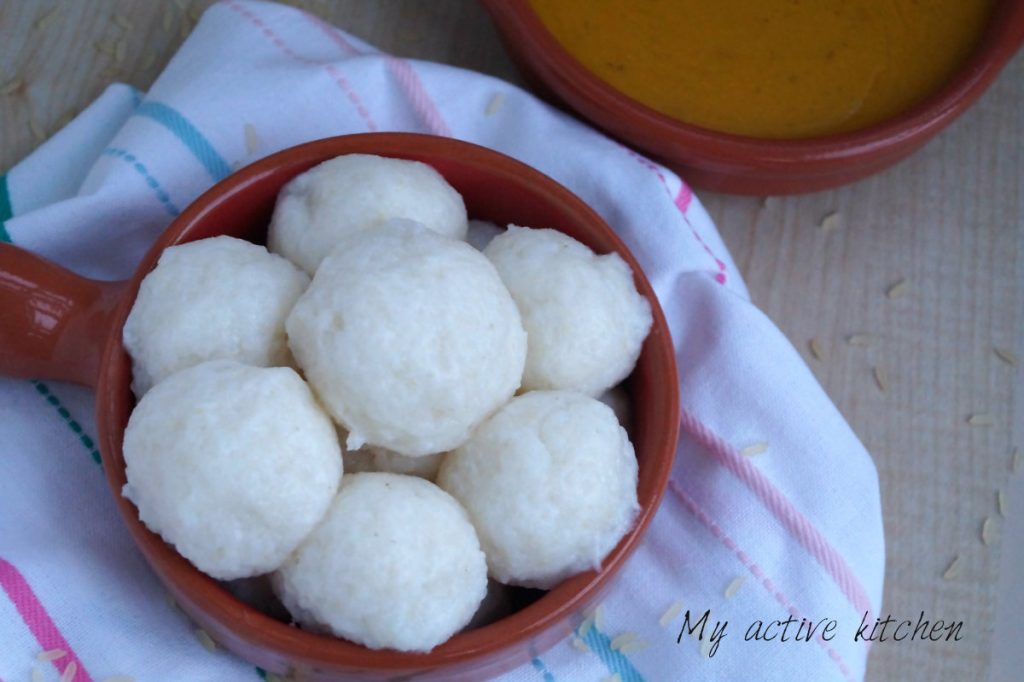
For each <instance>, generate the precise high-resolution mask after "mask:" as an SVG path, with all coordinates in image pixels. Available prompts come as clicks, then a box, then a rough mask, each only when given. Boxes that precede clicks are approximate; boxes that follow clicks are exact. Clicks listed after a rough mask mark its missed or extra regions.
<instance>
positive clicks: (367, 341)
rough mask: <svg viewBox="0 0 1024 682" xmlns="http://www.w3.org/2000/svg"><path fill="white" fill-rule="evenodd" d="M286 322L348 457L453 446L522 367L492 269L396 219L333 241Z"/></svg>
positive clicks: (462, 248) (514, 319) (502, 397)
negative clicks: (373, 449) (367, 449)
mask: <svg viewBox="0 0 1024 682" xmlns="http://www.w3.org/2000/svg"><path fill="white" fill-rule="evenodd" d="M286 326H287V330H288V339H289V344H290V346H291V349H292V352H293V353H294V355H295V359H296V361H297V362H298V364H299V365H300V366H301V367H302V368H303V370H304V371H305V375H306V377H307V379H308V380H309V382H310V383H311V384H312V385H313V388H314V389H316V391H317V394H318V395H319V397H320V399H321V400H322V401H323V403H324V405H325V406H326V407H327V409H328V411H330V413H331V414H332V415H333V416H334V418H335V419H336V420H337V421H338V422H339V423H340V424H341V425H342V426H343V427H344V428H345V429H347V430H348V441H347V447H348V448H349V449H352V450H355V449H358V448H360V447H362V445H363V444H364V443H369V444H370V445H375V446H379V447H383V448H387V449H389V450H393V451H395V452H397V453H399V454H401V455H406V456H410V457H418V456H421V455H427V454H432V453H437V452H444V451H446V450H451V449H452V448H454V447H456V446H458V445H460V444H461V443H463V442H464V441H465V440H466V439H467V438H468V437H469V434H470V432H471V431H472V430H473V428H474V427H475V426H476V425H477V424H479V423H480V422H481V421H483V419H484V418H486V417H487V416H488V415H489V414H491V413H492V412H494V411H495V410H496V409H498V407H500V406H501V405H502V404H504V403H505V402H506V401H507V400H508V399H509V398H510V397H512V394H513V393H515V391H516V389H517V388H519V382H520V378H521V377H522V373H523V364H524V362H525V360H526V332H524V331H523V326H522V322H521V321H520V318H519V312H518V311H517V309H516V305H515V303H514V302H513V301H512V297H511V296H510V295H509V293H508V290H507V289H505V286H504V285H503V284H502V282H501V278H500V277H499V276H498V273H497V272H496V271H495V269H494V266H492V265H491V263H490V262H489V261H488V260H487V259H486V258H485V257H484V256H483V254H481V253H480V252H479V251H477V250H475V249H474V248H473V247H471V246H469V245H468V244H466V243H465V242H463V241H457V240H454V239H448V238H447V237H442V236H440V235H438V234H436V233H435V232H431V231H430V230H428V229H426V228H424V227H423V226H421V225H418V224H416V223H413V222H411V221H404V220H396V221H392V222H389V223H388V224H386V225H382V226H381V227H379V228H377V229H374V230H363V231H361V232H357V233H355V234H353V235H351V236H349V237H348V238H347V239H346V240H345V241H344V242H342V244H340V245H339V247H338V248H337V249H335V250H334V251H333V252H332V253H331V255H330V256H329V257H328V258H327V259H326V260H324V262H323V264H322V265H321V266H320V269H319V270H317V273H316V275H315V276H314V277H313V282H312V284H310V286H309V288H308V289H307V290H306V292H305V293H304V294H303V295H302V297H301V298H300V299H299V300H298V302H297V303H296V304H295V307H294V309H293V310H292V312H291V314H290V315H289V316H288V321H287V323H286Z"/></svg>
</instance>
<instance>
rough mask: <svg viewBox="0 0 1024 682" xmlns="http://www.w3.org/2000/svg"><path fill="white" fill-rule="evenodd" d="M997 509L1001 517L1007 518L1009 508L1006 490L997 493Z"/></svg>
mask: <svg viewBox="0 0 1024 682" xmlns="http://www.w3.org/2000/svg"><path fill="white" fill-rule="evenodd" d="M996 507H997V508H998V509H999V515H1000V516H1002V517H1003V518H1004V519H1005V518H1006V509H1007V507H1006V491H1005V490H1002V489H1000V490H997V491H996Z"/></svg>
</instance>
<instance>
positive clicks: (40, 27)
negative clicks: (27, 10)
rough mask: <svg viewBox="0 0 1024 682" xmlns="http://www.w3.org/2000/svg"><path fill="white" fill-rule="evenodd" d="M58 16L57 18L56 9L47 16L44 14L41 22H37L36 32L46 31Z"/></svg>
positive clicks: (40, 19)
mask: <svg viewBox="0 0 1024 682" xmlns="http://www.w3.org/2000/svg"><path fill="white" fill-rule="evenodd" d="M56 16H57V9H56V8H54V9H52V10H50V11H49V12H47V13H46V14H44V15H43V16H42V17H40V18H39V21H37V22H36V24H35V28H36V30H37V31H43V30H45V29H46V27H47V26H49V25H50V22H51V21H53V19H54V17H56Z"/></svg>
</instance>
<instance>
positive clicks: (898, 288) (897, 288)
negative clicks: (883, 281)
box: [885, 278, 908, 298]
mask: <svg viewBox="0 0 1024 682" xmlns="http://www.w3.org/2000/svg"><path fill="white" fill-rule="evenodd" d="M907 286H908V282H907V280H906V278H904V279H901V280H900V281H898V282H896V283H895V284H893V285H892V286H891V287H889V288H888V289H887V290H886V292H885V295H886V296H887V297H889V298H899V297H900V296H902V295H903V294H905V293H906V292H907Z"/></svg>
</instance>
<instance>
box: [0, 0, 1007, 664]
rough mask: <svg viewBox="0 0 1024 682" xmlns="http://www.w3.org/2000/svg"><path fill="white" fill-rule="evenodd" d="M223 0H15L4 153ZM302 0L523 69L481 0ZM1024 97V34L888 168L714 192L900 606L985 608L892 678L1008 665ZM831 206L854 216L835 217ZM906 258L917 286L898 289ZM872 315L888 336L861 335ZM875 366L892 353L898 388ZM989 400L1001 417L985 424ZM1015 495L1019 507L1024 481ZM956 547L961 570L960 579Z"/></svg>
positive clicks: (7, 43)
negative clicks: (1002, 505) (851, 456)
mask: <svg viewBox="0 0 1024 682" xmlns="http://www.w3.org/2000/svg"><path fill="white" fill-rule="evenodd" d="M208 4H209V2H208V0H194V1H192V2H189V1H188V0H183V1H181V2H170V1H167V0H165V1H163V2H156V1H154V0H93V1H90V2H79V1H74V0H64V1H62V2H52V1H50V0H47V1H29V0H0V92H2V93H3V94H0V170H5V169H7V168H9V167H10V166H11V165H13V164H14V163H16V162H17V161H18V160H19V159H20V158H22V157H23V156H24V155H25V154H27V153H28V152H29V151H30V150H31V149H32V148H33V147H34V146H35V145H36V144H37V143H38V142H39V138H40V136H43V135H47V134H49V133H51V132H53V131H54V130H56V129H57V128H59V126H60V125H62V123H63V122H64V121H66V120H67V119H68V117H70V116H71V115H73V114H74V113H75V112H77V111H79V110H80V109H81V108H82V107H84V106H85V105H86V104H87V103H89V102H90V101H91V100H92V99H93V98H95V97H96V96H97V95H98V94H99V93H100V92H101V91H102V90H103V88H104V87H105V86H106V85H107V84H108V83H109V82H111V81H114V80H120V81H122V82H127V83H131V84H132V85H134V86H136V87H138V88H140V89H142V90H145V89H146V88H147V87H148V85H149V84H150V83H151V82H152V81H153V79H154V78H155V77H156V75H157V74H158V73H159V72H160V69H161V67H162V65H163V64H164V63H166V61H167V60H168V59H169V58H170V56H171V55H172V54H173V53H174V51H175V50H176V49H177V46H178V45H179V44H180V42H181V41H182V39H183V36H184V35H186V33H187V31H188V29H189V28H190V27H191V25H192V24H194V22H195V20H196V19H197V18H198V16H199V14H200V13H201V11H202V9H204V8H205V7H206V6H207V5H208ZM292 4H296V5H298V6H301V7H303V8H305V9H308V10H310V11H312V12H314V13H316V14H318V15H320V16H322V17H324V18H326V19H328V20H329V21H331V22H332V23H335V24H336V25H339V26H341V27H343V28H345V29H347V30H349V31H351V32H352V33H354V34H356V35H358V36H361V37H363V38H366V39H367V40H369V41H371V42H373V43H375V44H377V45H378V46H380V47H381V48H384V49H387V50H390V51H392V52H395V53H397V54H400V55H403V56H409V57H416V58H422V59H431V60H436V61H441V62H447V63H451V64H456V65H459V66H464V67H467V68H472V69H477V70H480V71H484V72H487V73H491V74H494V75H496V76H499V77H502V78H505V79H507V80H510V81H512V82H516V83H521V82H522V81H521V78H520V77H519V76H518V74H517V73H516V71H515V69H514V68H513V67H512V65H511V63H510V62H509V60H508V58H507V56H506V55H505V52H504V50H503V49H502V47H501V45H500V43H499V42H498V39H497V35H496V33H495V31H494V29H493V27H492V26H491V24H490V22H489V20H488V19H487V17H486V16H485V15H484V13H483V11H482V10H481V9H480V8H479V7H478V6H477V5H476V4H475V3H474V2H472V1H471V0H432V1H430V2H425V1H413V0H378V1H376V2H374V1H373V0H348V1H336V2H324V1H323V0H302V1H300V2H295V3H292ZM5 84H10V86H9V87H6V88H5V87H3V86H4V85H5ZM1021 112H1024V58H1022V56H1021V55H1019V56H1018V57H1017V58H1016V59H1015V60H1014V61H1013V62H1011V64H1010V65H1009V67H1008V68H1007V69H1006V71H1005V72H1004V73H1003V74H1002V76H1001V77H1000V79H999V80H998V82H997V83H996V84H995V85H994V87H993V88H992V89H991V90H990V91H989V92H988V93H987V94H986V95H985V96H984V98H983V99H982V100H981V101H980V102H979V103H978V104H977V105H976V106H975V107H974V108H973V109H971V110H970V111H969V112H968V113H967V114H966V115H964V116H963V117H962V118H961V119H960V120H959V121H958V122H957V123H955V124H954V125H953V126H952V127H951V128H950V129H949V130H948V131H946V132H945V133H943V134H942V135H941V136H940V137H939V138H938V139H937V140H935V141H934V142H932V143H931V144H929V145H928V146H927V147H926V148H924V149H923V150H921V151H920V152H918V153H917V154H915V155H914V156H913V157H912V158H911V159H909V160H907V161H905V162H904V163H902V164H900V165H899V166H897V167H896V168H894V169H892V170H890V171H888V172H886V173H883V174H882V175H879V176H876V177H873V178H870V179H867V180H864V181H862V182H859V183H857V184H854V185H851V186H848V187H844V188H842V189H838V190H834V191H828V192H821V193H818V194H813V195H807V196H799V197H787V198H772V199H770V200H768V201H762V200H761V199H758V198H741V197H730V196H725V195H717V194H712V193H707V192H704V193H699V196H700V198H701V200H702V201H703V202H704V203H705V205H706V206H707V207H708V209H709V211H710V212H711V215H712V216H713V218H714V219H715V221H716V223H717V225H718V227H719V229H720V230H721V232H722V234H723V236H724V239H725V241H726V243H727V244H728V246H729V248H730V249H731V250H732V253H733V255H734V257H735V259H736V261H737V263H738V264H739V266H740V268H741V269H742V271H743V275H744V276H745V278H746V281H747V283H748V285H749V287H750V291H751V292H752V296H753V299H754V301H755V303H757V305H758V306H760V307H761V308H762V309H763V310H764V311H765V312H766V313H767V314H768V315H769V316H770V317H771V318H772V319H773V320H774V321H775V322H776V324H778V326H779V327H780V328H781V329H782V330H783V332H785V333H786V335H787V336H788V337H789V338H790V340H791V341H792V342H793V344H794V345H795V346H796V347H797V348H799V349H801V350H802V351H803V352H804V354H805V356H806V357H807V359H808V362H809V364H810V366H811V367H812V368H813V369H814V371H815V373H816V374H817V376H818V378H819V379H820V381H821V383H822V384H823V385H824V387H825V389H826V390H827V392H828V394H829V395H830V396H831V397H832V398H833V400H834V401H835V402H836V403H837V404H838V406H839V408H840V409H841V410H842V412H843V414H845V415H846V417H847V419H848V420H849V421H850V423H851V424H852V426H853V428H854V430H855V431H856V432H857V433H858V434H859V436H860V437H861V439H862V440H863V442H864V443H865V444H866V445H867V447H868V449H869V450H870V451H871V452H872V454H873V455H874V457H875V461H876V463H877V465H878V471H879V475H880V477H881V485H882V497H883V507H884V515H885V525H886V533H887V548H888V557H887V571H886V585H885V603H884V604H883V607H882V609H881V611H882V613H886V612H891V613H893V614H897V615H902V616H908V617H909V616H915V617H916V614H917V613H918V612H919V611H921V610H923V611H925V612H926V613H927V614H929V615H934V617H940V618H945V619H955V620H963V621H964V622H965V623H964V633H965V635H966V637H965V639H964V640H963V641H961V642H959V643H956V644H941V645H940V644H932V643H917V644H914V645H905V644H904V645H888V644H876V645H875V647H874V649H873V652H872V656H871V663H870V665H869V674H868V679H871V680H966V679H971V680H984V679H986V677H987V671H988V670H989V668H990V648H991V641H992V621H993V612H994V608H995V606H996V580H997V572H998V569H999V561H998V556H999V554H1000V551H1001V547H1000V542H999V541H998V540H997V541H996V542H994V543H993V544H991V545H989V546H985V545H983V544H982V542H981V540H980V530H981V526H982V522H983V520H984V519H986V518H987V517H989V516H994V515H996V490H997V489H999V488H1001V487H1004V486H1005V485H1006V484H1007V481H1008V479H1009V476H1010V475H1011V467H1010V462H1011V454H1010V453H1011V449H1012V447H1013V446H1014V444H1015V443H1019V442H1020V441H1021V432H1020V427H1019V426H1018V427H1017V429H1016V432H1015V429H1014V417H1013V415H1014V414H1015V410H1016V408H1017V406H1016V403H1015V401H1017V400H1019V398H1018V393H1017V392H1016V391H1015V388H1016V387H1017V385H1018V384H1019V376H1020V374H1019V372H1020V370H1019V368H1018V369H1014V367H1012V366H1010V364H1009V363H1007V362H1005V361H1002V360H1000V359H999V358H998V357H997V356H996V355H995V353H994V352H993V349H994V348H996V347H999V348H1005V349H1008V350H1011V351H1013V352H1015V353H1016V354H1017V355H1018V356H1019V355H1020V346H1019V338H1020V336H1021V334H1020V332H1021V325H1022V322H1024V294H1022V288H1024V287H1022V275H1024V272H1022V269H1021V253H1022V246H1024V114H1022V113H1021ZM830 211H837V212H838V213H839V214H840V216H841V218H842V220H841V222H842V226H841V227H839V228H838V229H835V230H828V231H826V230H823V229H821V228H820V227H819V223H820V221H821V219H822V217H823V216H824V215H825V214H827V213H828V212H830ZM904 279H905V280H906V285H905V288H904V290H903V295H902V296H898V297H896V298H889V297H887V295H886V291H887V289H888V288H889V287H890V286H891V285H893V284H894V283H896V282H898V281H900V280H904ZM853 334H864V335H867V336H868V339H869V341H868V345H866V346H860V345H850V344H849V343H847V341H846V339H847V337H848V336H849V335H853ZM812 338H814V339H817V340H818V341H819V343H820V344H821V347H822V349H823V351H824V352H823V358H822V359H821V360H817V359H814V358H813V357H811V355H810V353H809V350H808V342H809V340H810V339H812ZM875 366H878V367H882V368H884V369H885V371H886V372H887V373H888V377H889V384H890V385H889V390H888V391H887V392H885V393H883V392H881V391H880V390H879V389H878V387H877V386H876V384H875V380H874V377H873V374H872V371H873V367H875ZM974 413H984V414H987V415H991V418H992V421H993V425H991V426H987V427H983V426H974V427H972V426H971V425H969V424H968V423H967V420H968V417H969V415H971V414H974ZM1015 502H1017V501H1013V500H1012V501H1011V505H1010V506H1011V511H1014V512H1017V511H1018V509H1017V508H1019V507H1021V506H1022V504H1024V502H1022V504H1015ZM998 522H999V519H998V518H997V523H998ZM957 554H959V555H960V557H961V561H960V565H961V569H962V570H961V571H960V574H959V576H958V577H956V578H955V579H952V580H944V579H943V578H942V575H943V573H944V571H945V569H946V567H947V565H948V564H949V563H950V561H951V560H952V559H953V558H954V556H955V555H957Z"/></svg>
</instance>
